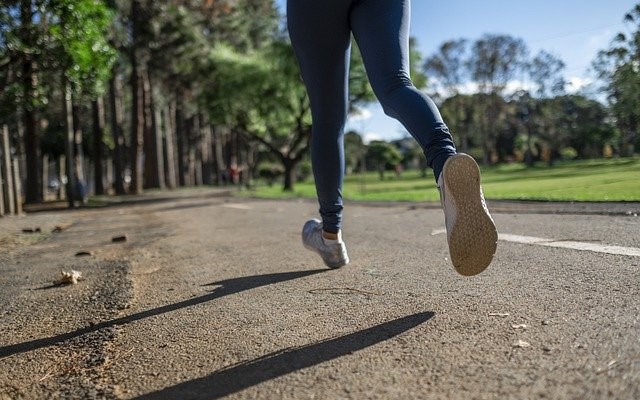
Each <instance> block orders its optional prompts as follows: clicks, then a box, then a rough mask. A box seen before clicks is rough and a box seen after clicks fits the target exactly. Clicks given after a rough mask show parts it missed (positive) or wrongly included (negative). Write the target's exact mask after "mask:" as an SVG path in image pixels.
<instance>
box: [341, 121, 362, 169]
mask: <svg viewBox="0 0 640 400" xmlns="http://www.w3.org/2000/svg"><path fill="white" fill-rule="evenodd" d="M366 152H367V146H366V145H365V144H364V143H363V141H362V136H360V135H359V134H358V133H357V132H355V131H349V132H347V133H345V135H344V155H345V165H346V169H347V172H348V173H349V172H353V171H357V170H358V167H359V166H361V164H362V163H363V161H364V156H365V154H366Z"/></svg>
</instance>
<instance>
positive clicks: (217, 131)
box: [212, 127, 226, 185]
mask: <svg viewBox="0 0 640 400" xmlns="http://www.w3.org/2000/svg"><path fill="white" fill-rule="evenodd" d="M212 129H213V146H214V150H215V166H216V173H217V178H216V182H217V184H218V185H222V184H223V183H225V169H226V166H225V162H224V156H223V151H222V129H223V128H222V127H212Z"/></svg>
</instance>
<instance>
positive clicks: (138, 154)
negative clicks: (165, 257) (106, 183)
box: [129, 0, 144, 194]
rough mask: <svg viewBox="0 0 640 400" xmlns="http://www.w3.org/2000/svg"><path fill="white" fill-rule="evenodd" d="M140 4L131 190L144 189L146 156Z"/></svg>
mask: <svg viewBox="0 0 640 400" xmlns="http://www.w3.org/2000/svg"><path fill="white" fill-rule="evenodd" d="M140 12H141V10H140V4H139V3H138V0H132V1H131V23H132V28H131V31H132V39H131V40H132V42H133V45H132V47H131V51H130V53H129V57H130V63H131V80H130V86H131V164H132V166H131V192H133V193H136V194H138V193H142V191H143V183H144V182H143V180H144V176H143V157H144V153H143V150H144V95H143V87H142V79H141V68H140V65H139V62H138V50H137V46H138V44H137V43H138V40H139V36H140V25H141V21H140Z"/></svg>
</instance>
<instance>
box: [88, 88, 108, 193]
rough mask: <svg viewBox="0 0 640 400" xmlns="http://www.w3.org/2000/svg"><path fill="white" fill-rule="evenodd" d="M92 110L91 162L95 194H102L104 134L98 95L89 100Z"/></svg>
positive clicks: (102, 113) (100, 103)
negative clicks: (93, 171) (94, 98)
mask: <svg viewBox="0 0 640 400" xmlns="http://www.w3.org/2000/svg"><path fill="white" fill-rule="evenodd" d="M91 108H92V111H93V164H94V170H95V194H97V195H102V194H104V192H105V190H104V182H103V181H104V176H103V173H102V171H103V165H102V164H103V159H104V157H103V153H104V152H103V149H102V147H103V143H102V141H103V136H104V126H105V121H104V100H103V98H102V97H98V98H97V99H96V100H94V101H92V102H91Z"/></svg>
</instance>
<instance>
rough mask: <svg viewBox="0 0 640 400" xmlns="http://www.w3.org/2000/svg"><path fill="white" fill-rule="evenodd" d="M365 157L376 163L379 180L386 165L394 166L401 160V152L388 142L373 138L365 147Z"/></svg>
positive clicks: (381, 178) (382, 176)
mask: <svg viewBox="0 0 640 400" xmlns="http://www.w3.org/2000/svg"><path fill="white" fill-rule="evenodd" d="M367 159H368V160H370V162H372V163H374V164H375V165H376V169H377V170H378V174H379V176H380V180H383V179H384V171H385V170H386V169H387V167H388V166H396V165H398V163H400V161H402V153H400V151H399V150H398V149H397V148H396V147H395V146H393V145H392V144H390V143H387V142H384V141H381V140H374V141H372V142H371V143H369V146H368V148H367Z"/></svg>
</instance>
